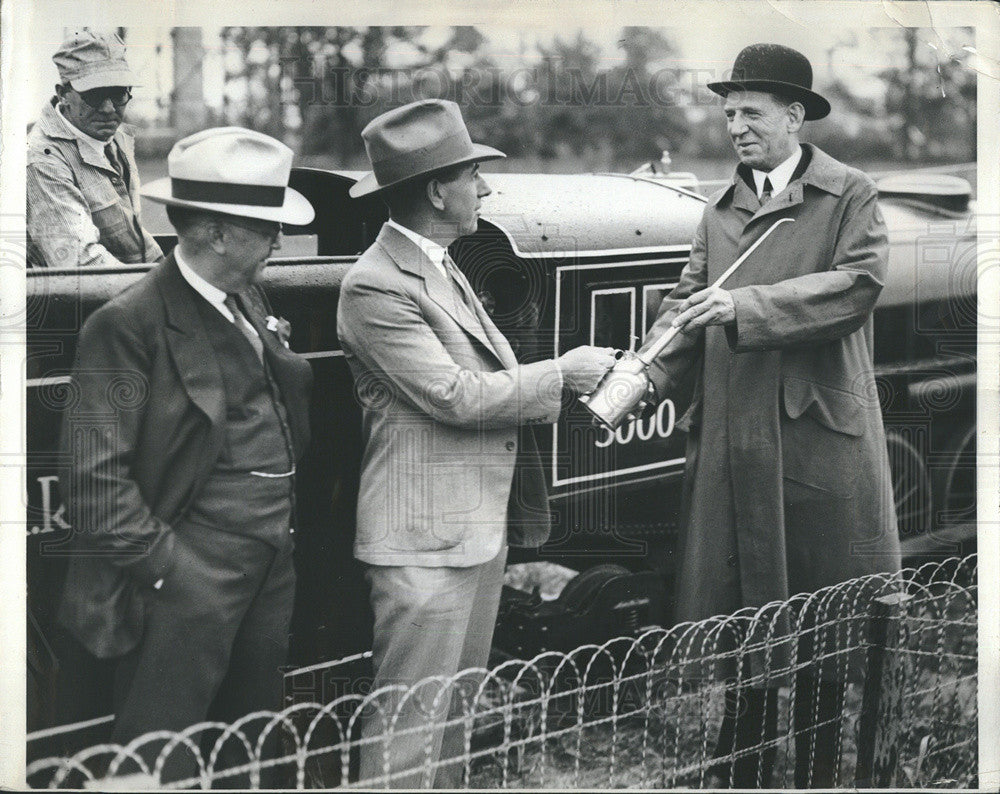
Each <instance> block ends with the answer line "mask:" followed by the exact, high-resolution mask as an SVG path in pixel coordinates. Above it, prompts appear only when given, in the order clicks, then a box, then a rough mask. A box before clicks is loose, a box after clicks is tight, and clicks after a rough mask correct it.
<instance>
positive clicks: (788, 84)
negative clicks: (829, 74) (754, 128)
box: [708, 44, 830, 121]
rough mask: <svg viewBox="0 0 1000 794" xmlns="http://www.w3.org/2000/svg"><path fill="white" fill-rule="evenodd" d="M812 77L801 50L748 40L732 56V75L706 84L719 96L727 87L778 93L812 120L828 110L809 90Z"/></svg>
mask: <svg viewBox="0 0 1000 794" xmlns="http://www.w3.org/2000/svg"><path fill="white" fill-rule="evenodd" d="M812 80H813V72H812V65H811V64H810V63H809V59H808V58H806V56H805V55H803V54H802V53H801V52H799V51H797V50H793V49H792V48H791V47H783V46H782V45H780V44H751V45H750V46H749V47H744V48H743V50H742V51H741V52H740V54H739V55H737V56H736V61H735V62H734V63H733V75H732V77H730V78H729V79H728V80H722V81H720V82H717V83H709V84H708V87H709V89H711V90H712V91H714V92H715V93H716V94H719V95H720V96H726V95H727V94H729V93H730V92H731V91H767V92H768V93H772V94H778V95H779V96H783V97H787V98H789V99H793V100H795V101H796V102H801V103H802V106H803V107H804V108H805V109H806V120H807V121H812V120H814V119H821V118H824V117H825V116H826V115H827V114H828V113H829V112H830V103H829V102H827V101H826V100H825V99H824V98H823V97H821V96H820V95H819V94H817V93H816V92H815V91H813V90H812Z"/></svg>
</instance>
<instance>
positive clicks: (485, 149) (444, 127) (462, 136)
mask: <svg viewBox="0 0 1000 794" xmlns="http://www.w3.org/2000/svg"><path fill="white" fill-rule="evenodd" d="M361 137H362V138H364V141H365V150H366V151H367V152H368V159H369V160H370V161H371V164H372V170H371V173H369V174H366V175H365V176H364V177H362V178H361V179H360V180H358V182H357V183H355V184H354V185H352V186H351V189H350V191H349V192H350V195H351V197H352V198H360V197H361V196H367V195H369V194H372V193H377V192H378V191H380V190H385V189H386V188H390V187H393V186H395V185H399V184H401V183H403V182H406V181H408V180H410V179H415V178H416V177H418V176H423V175H425V174H430V173H433V172H434V171H438V170H440V169H442V168H448V167H449V166H453V165H461V164H463V163H474V162H479V161H481V160H497V159H500V158H501V157H506V156H507V155H505V154H504V153H503V152H501V151H499V150H497V149H494V148H493V147H492V146H484V145H482V144H479V143H473V142H472V139H471V138H470V137H469V131H468V130H467V129H466V128H465V122H464V121H463V120H462V111H461V110H459V108H458V105H456V104H455V103H454V102H450V101H448V100H446V99H425V100H422V101H419V102H411V103H410V104H408V105H403V107H400V108H395V109H394V110H390V111H388V112H386V113H383V114H382V115H381V116H376V117H375V118H374V119H372V120H371V122H369V124H368V126H367V127H365V128H364V129H363V130H362V131H361Z"/></svg>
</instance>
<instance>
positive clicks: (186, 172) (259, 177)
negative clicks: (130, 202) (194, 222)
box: [142, 127, 315, 226]
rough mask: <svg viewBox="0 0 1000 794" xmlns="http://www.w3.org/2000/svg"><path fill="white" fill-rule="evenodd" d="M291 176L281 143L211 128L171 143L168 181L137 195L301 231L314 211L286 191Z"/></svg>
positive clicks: (236, 130)
mask: <svg viewBox="0 0 1000 794" xmlns="http://www.w3.org/2000/svg"><path fill="white" fill-rule="evenodd" d="M291 171H292V150H291V149H289V148H288V147H287V146H285V144H283V143H281V141H277V140H275V139H274V138H272V137H270V136H269V135H264V134H263V133H260V132H254V131H253V130H245V129H243V128H242V127H216V128H215V129H211V130H204V131H202V132H196V133H195V134H194V135H189V136H188V137H187V138H183V139H182V140H179V141H178V142H177V143H175V144H174V148H173V149H171V150H170V154H169V155H168V156H167V173H168V174H170V176H168V177H166V178H164V179H157V180H156V181H155V182H151V183H150V184H148V185H147V186H146V187H145V188H144V189H143V191H142V193H143V195H144V196H146V197H147V198H149V199H151V200H152V201H156V202H159V203H160V204H167V205H168V206H173V207H189V208H191V209H201V210H209V211H211V212H222V213H226V214H227V215H239V216H242V217H245V218H259V219H261V220H265V221H277V222H279V223H289V224H293V225H295V226H303V225H305V224H307V223H309V222H311V221H312V219H313V217H314V216H315V212H314V211H313V207H312V204H310V203H309V201H308V200H307V199H306V197H305V196H303V195H302V194H301V193H299V192H298V191H297V190H292V189H291V188H290V187H288V177H289V174H290V173H291Z"/></svg>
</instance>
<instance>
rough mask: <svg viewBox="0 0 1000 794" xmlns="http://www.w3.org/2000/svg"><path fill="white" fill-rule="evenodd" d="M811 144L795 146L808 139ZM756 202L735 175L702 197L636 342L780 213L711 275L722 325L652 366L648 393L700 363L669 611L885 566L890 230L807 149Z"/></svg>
mask: <svg viewBox="0 0 1000 794" xmlns="http://www.w3.org/2000/svg"><path fill="white" fill-rule="evenodd" d="M807 146H808V145H807ZM809 148H810V150H811V152H810V153H811V160H810V162H809V165H808V166H807V167H806V169H805V171H804V172H803V173H802V175H801V176H800V177H799V178H797V179H794V180H793V181H792V182H791V183H789V185H788V187H787V188H786V189H785V190H783V191H782V192H781V193H779V194H777V195H775V196H774V197H773V198H772V199H771V201H769V202H768V203H767V205H766V206H765V207H761V206H760V204H759V202H758V200H757V197H756V195H755V193H754V191H753V190H751V188H750V187H749V186H748V185H747V184H746V183H745V182H744V181H743V179H742V178H741V177H740V176H739V175H737V176H735V177H734V179H733V181H732V183H731V184H730V185H729V186H728V187H726V188H725V189H724V190H722V191H720V192H719V193H717V194H715V195H714V196H713V197H712V198H711V199H710V200H709V202H708V205H707V206H706V208H705V213H704V216H703V218H702V221H701V224H700V225H699V227H698V230H697V233H696V236H695V240H694V243H693V248H692V252H691V260H690V262H689V264H688V266H687V267H686V268H685V269H684V272H683V273H682V275H681V278H680V282H679V283H678V285H677V287H676V288H675V289H674V290H673V291H672V292H671V293H670V294H669V295H668V296H667V297H666V298H665V299H664V301H663V304H662V305H661V307H660V310H659V314H658V317H657V321H656V323H655V325H654V326H653V328H652V329H651V331H650V333H649V334H648V335H647V337H646V344H649V343H650V342H651V341H652V340H653V339H655V338H657V337H658V336H659V334H660V333H662V331H663V330H664V329H665V328H666V327H668V326H669V323H670V321H671V320H672V319H673V317H674V316H675V315H676V307H677V305H678V304H679V303H680V301H681V300H683V299H684V298H685V297H687V296H688V295H691V294H692V293H694V292H697V291H698V290H700V289H702V288H704V287H705V286H707V285H708V284H710V283H712V282H714V281H715V280H716V279H717V278H718V277H719V276H720V275H721V274H722V272H723V271H724V270H725V269H726V268H727V267H728V266H729V265H730V264H731V263H732V262H733V261H734V260H735V259H736V258H737V257H738V256H739V255H740V254H741V253H742V252H743V251H745V250H746V249H747V248H749V247H750V246H751V245H752V244H753V243H754V241H755V240H757V239H758V238H759V237H760V236H761V235H762V234H763V233H764V231H765V230H766V229H767V228H768V227H770V226H771V224H772V223H774V221H776V220H777V219H779V218H784V217H790V218H794V219H795V222H794V224H783V225H782V226H780V227H778V229H776V230H775V232H774V234H772V235H771V236H770V237H769V238H768V239H767V240H766V241H765V242H764V243H762V245H761V247H760V248H759V249H757V251H756V252H755V253H753V254H752V255H751V256H750V258H749V259H748V260H747V261H746V263H745V264H744V265H743V266H742V267H741V268H739V269H738V270H737V271H736V273H734V274H733V276H731V277H730V279H729V280H728V281H727V282H726V283H725V284H724V285H723V286H724V288H725V289H727V290H730V291H731V294H732V297H733V301H734V304H735V309H736V323H735V325H733V326H726V327H723V326H712V327H709V328H707V329H706V330H705V331H704V332H703V333H697V334H690V335H684V334H681V335H679V336H678V337H677V339H676V340H675V341H676V344H672V345H671V346H669V347H668V348H667V350H666V351H665V352H664V353H663V354H661V357H660V358H659V359H658V360H657V361H656V362H654V365H653V367H651V372H650V375H651V378H652V380H653V383H654V386H655V387H656V390H657V394H658V395H659V396H660V398H661V399H662V398H663V397H666V396H668V395H669V394H670V392H671V390H672V388H674V385H675V384H676V383H677V381H678V380H679V378H680V376H681V375H682V374H683V372H684V371H685V370H687V369H688V368H689V367H690V366H692V365H694V364H696V363H700V372H699V373H698V374H699V377H698V378H697V382H696V388H695V398H694V401H693V404H692V406H691V408H690V410H689V411H688V412H687V414H686V415H685V417H684V418H683V420H682V424H681V426H682V427H683V428H684V429H687V430H688V431H689V436H688V449H687V467H686V471H685V486H684V518H685V521H684V524H685V530H684V532H683V536H682V538H683V540H682V545H681V550H680V557H679V563H680V577H679V585H678V600H677V616H676V617H677V619H678V620H699V619H702V618H706V617H710V616H712V615H719V614H728V613H731V612H733V611H735V610H737V609H740V608H742V607H760V606H763V605H764V604H767V603H768V602H771V601H775V600H785V599H788V598H789V597H790V596H792V595H794V594H796V593H800V592H811V591H814V590H817V589H818V588H821V587H824V586H827V585H832V584H835V583H838V582H841V581H843V580H845V579H850V578H853V577H856V576H862V575H864V574H869V573H875V572H881V571H890V570H898V568H899V564H900V562H899V560H900V557H899V541H898V537H897V533H896V518H895V512H894V508H893V497H892V488H891V481H890V472H889V464H888V456H887V453H886V446H885V436H884V432H883V429H882V417H881V412H880V409H879V404H878V399H877V393H876V389H875V382H874V375H873V371H872V369H873V365H872V310H873V308H874V306H875V301H876V299H877V298H878V295H879V292H880V291H881V289H882V284H883V281H884V279H885V275H886V265H887V255H888V242H887V237H886V228H885V223H884V221H883V219H882V215H881V212H880V211H879V207H878V204H877V201H876V199H877V192H876V190H875V187H874V185H873V184H872V181H871V180H870V179H869V178H868V177H867V176H865V175H864V174H862V173H861V172H859V171H856V170H854V169H852V168H848V167H847V166H844V165H843V164H841V163H839V162H837V161H836V160H834V159H833V158H831V157H829V156H828V155H826V154H825V153H823V152H822V151H820V150H819V149H816V148H815V147H811V146H810V147H809Z"/></svg>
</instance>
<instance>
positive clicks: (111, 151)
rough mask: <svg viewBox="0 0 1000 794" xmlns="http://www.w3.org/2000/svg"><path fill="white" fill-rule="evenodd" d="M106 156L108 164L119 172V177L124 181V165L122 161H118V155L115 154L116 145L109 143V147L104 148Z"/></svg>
mask: <svg viewBox="0 0 1000 794" xmlns="http://www.w3.org/2000/svg"><path fill="white" fill-rule="evenodd" d="M104 156H105V157H107V158H108V162H109V163H110V164H111V167H112V168H114V169H115V171H116V172H118V176H120V177H122V178H123V179H124V178H125V174H123V173H122V164H121V161H120V160H119V159H118V155H117V153H116V152H115V147H114V144H111V143H109V144H108V145H107V146H105V147H104Z"/></svg>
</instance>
